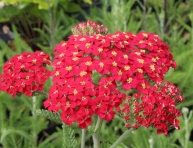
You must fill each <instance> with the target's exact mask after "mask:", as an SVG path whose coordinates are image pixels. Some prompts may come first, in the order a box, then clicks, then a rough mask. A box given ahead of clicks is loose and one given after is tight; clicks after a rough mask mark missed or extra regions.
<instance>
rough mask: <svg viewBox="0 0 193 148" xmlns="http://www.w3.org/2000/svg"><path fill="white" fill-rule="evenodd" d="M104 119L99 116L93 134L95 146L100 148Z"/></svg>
mask: <svg viewBox="0 0 193 148" xmlns="http://www.w3.org/2000/svg"><path fill="white" fill-rule="evenodd" d="M102 121H103V120H102V119H101V118H100V117H98V119H97V123H96V125H95V128H94V133H93V134H92V139H93V146H94V148H100V129H101V125H102Z"/></svg>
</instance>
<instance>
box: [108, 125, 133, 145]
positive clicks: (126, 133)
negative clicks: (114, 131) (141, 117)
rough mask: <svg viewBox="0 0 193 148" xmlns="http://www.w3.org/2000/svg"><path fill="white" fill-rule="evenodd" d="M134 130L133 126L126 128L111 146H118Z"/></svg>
mask: <svg viewBox="0 0 193 148" xmlns="http://www.w3.org/2000/svg"><path fill="white" fill-rule="evenodd" d="M132 131H133V128H130V129H129V130H126V131H125V132H124V133H123V134H122V135H121V136H120V137H119V138H118V139H117V141H115V143H114V144H113V145H112V146H111V147H110V148H116V147H117V146H118V145H119V144H120V143H121V142H122V141H123V140H125V139H126V138H127V137H128V136H129V134H130V133H131V132H132Z"/></svg>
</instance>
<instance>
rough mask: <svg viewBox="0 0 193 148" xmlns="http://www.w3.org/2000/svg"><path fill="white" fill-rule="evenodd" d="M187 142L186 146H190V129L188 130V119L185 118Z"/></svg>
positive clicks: (186, 147)
mask: <svg viewBox="0 0 193 148" xmlns="http://www.w3.org/2000/svg"><path fill="white" fill-rule="evenodd" d="M185 131H186V132H185V142H184V143H185V144H184V148H188V141H189V130H188V119H187V118H185Z"/></svg>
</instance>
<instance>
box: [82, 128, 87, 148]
mask: <svg viewBox="0 0 193 148" xmlns="http://www.w3.org/2000/svg"><path fill="white" fill-rule="evenodd" d="M85 141H86V129H82V137H81V148H85Z"/></svg>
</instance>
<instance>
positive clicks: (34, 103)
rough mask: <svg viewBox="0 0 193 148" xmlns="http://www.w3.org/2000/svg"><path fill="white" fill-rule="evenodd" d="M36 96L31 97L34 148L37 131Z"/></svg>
mask: <svg viewBox="0 0 193 148" xmlns="http://www.w3.org/2000/svg"><path fill="white" fill-rule="evenodd" d="M35 112H36V96H32V120H33V132H32V138H33V146H34V147H36V145H37V130H36V114H35Z"/></svg>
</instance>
